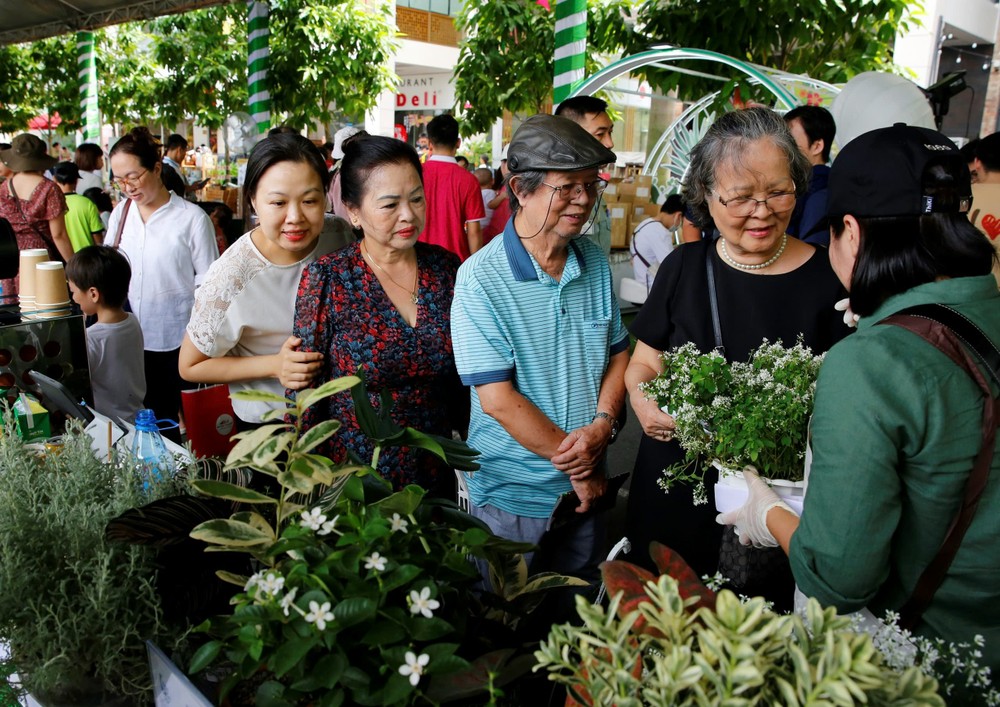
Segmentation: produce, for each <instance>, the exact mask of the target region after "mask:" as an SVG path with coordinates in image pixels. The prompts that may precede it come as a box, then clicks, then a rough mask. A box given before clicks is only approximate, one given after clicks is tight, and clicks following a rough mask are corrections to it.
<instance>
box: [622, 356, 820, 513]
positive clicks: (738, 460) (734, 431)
mask: <svg viewBox="0 0 1000 707" xmlns="http://www.w3.org/2000/svg"><path fill="white" fill-rule="evenodd" d="M661 358H662V361H663V371H662V373H660V375H659V376H657V377H656V378H654V379H653V380H651V381H649V382H648V383H645V384H643V385H642V386H641V389H642V390H643V392H644V393H645V394H646V396H647V397H649V398H653V399H655V400H656V401H657V402H658V403H659V404H660V406H661V407H663V408H664V410H665V411H666V412H668V413H669V414H670V415H671V416H672V417H673V418H674V421H675V423H676V425H677V428H676V430H675V432H674V436H675V437H676V439H677V440H678V442H680V444H681V446H682V447H683V448H684V451H685V461H684V462H683V463H681V464H679V465H675V466H674V467H671V468H668V469H666V470H665V471H664V476H663V478H662V479H661V480H660V485H661V486H662V487H663V488H664V489H666V490H669V488H670V486H671V485H673V484H674V483H677V482H678V481H682V480H683V481H694V482H696V483H698V484H702V485H701V488H700V493H698V494H696V498H698V499H699V500H700V501H701V502H702V503H704V502H705V501H707V492H706V490H705V489H704V485H703V483H702V482H703V471H702V468H701V466H700V465H699V464H697V463H696V462H697V461H698V460H700V459H707V460H711V461H712V463H713V464H714V465H715V466H717V467H718V468H719V469H720V481H719V485H717V486H716V505H717V507H718V509H719V510H720V511H723V512H724V511H728V510H731V509H732V508H735V507H738V506H739V505H742V503H743V501H744V500H745V496H746V486H745V484H744V483H743V479H742V471H741V470H742V469H743V468H744V467H745V466H747V465H753V466H754V467H755V468H756V469H757V471H758V472H759V473H760V475H761V476H762V477H765V479H767V480H768V481H769V482H770V483H771V484H772V485H773V486H775V487H776V490H777V491H778V493H779V495H782V496H784V497H785V498H786V500H787V501H789V504H790V505H791V506H792V507H793V508H796V507H797V509H798V510H799V511H801V503H802V496H803V495H804V485H805V484H804V482H803V478H804V464H803V462H804V460H805V456H806V442H807V438H808V427H809V417H810V415H811V414H812V408H813V398H814V393H815V389H816V375H817V374H818V373H819V367H820V364H821V363H822V362H823V357H822V356H817V355H814V354H813V353H812V351H811V350H810V349H809V348H808V347H806V346H804V345H803V344H802V342H801V341H799V342H797V343H796V345H795V346H792V347H788V348H786V347H785V346H783V345H782V344H780V343H776V344H772V343H769V342H767V341H765V342H764V343H763V344H761V346H760V347H758V348H757V349H756V350H755V351H754V352H753V353H752V354H751V357H750V360H749V361H747V362H745V363H744V362H733V363H730V362H727V361H726V360H725V359H724V358H723V357H722V356H721V355H719V354H718V353H715V352H709V353H705V354H703V353H701V352H700V351H699V350H698V349H697V347H696V346H695V345H694V344H685V345H684V346H681V347H679V348H676V349H674V350H672V351H666V352H664V353H663V354H662V356H661Z"/></svg>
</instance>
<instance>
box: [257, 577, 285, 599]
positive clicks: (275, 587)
mask: <svg viewBox="0 0 1000 707" xmlns="http://www.w3.org/2000/svg"><path fill="white" fill-rule="evenodd" d="M284 586H285V578H284V577H282V576H281V575H280V574H275V573H274V572H268V573H267V574H266V575H264V578H263V579H258V581H257V587H258V588H259V589H260V591H261V592H264V593H265V594H270V595H271V596H275V595H276V594H277V593H278V592H280V591H281V589H282V587H284Z"/></svg>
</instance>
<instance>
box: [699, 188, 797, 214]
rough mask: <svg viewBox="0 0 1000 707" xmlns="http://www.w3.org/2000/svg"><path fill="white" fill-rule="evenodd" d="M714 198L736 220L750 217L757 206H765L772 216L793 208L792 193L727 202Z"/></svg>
mask: <svg viewBox="0 0 1000 707" xmlns="http://www.w3.org/2000/svg"><path fill="white" fill-rule="evenodd" d="M716 197H717V198H718V199H719V203H720V204H722V205H723V206H725V207H726V211H728V212H729V215H730V216H735V217H737V218H746V217H747V216H750V215H751V214H753V212H754V211H756V210H757V205H758V204H763V205H764V206H766V207H767V210H768V211H770V212H771V213H772V214H782V213H784V212H786V211H788V210H789V209H791V208H794V207H795V192H793V191H783V192H778V193H777V194H771V196H769V197H767V198H766V199H754V198H753V197H749V196H735V197H733V198H732V199H730V200H729V201H726V200H725V199H723V198H722V196H721V195H719V194H716Z"/></svg>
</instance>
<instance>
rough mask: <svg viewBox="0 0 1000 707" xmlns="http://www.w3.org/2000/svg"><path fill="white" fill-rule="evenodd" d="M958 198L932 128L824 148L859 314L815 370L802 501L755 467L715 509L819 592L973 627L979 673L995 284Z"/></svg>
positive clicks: (999, 610) (910, 618)
mask: <svg viewBox="0 0 1000 707" xmlns="http://www.w3.org/2000/svg"><path fill="white" fill-rule="evenodd" d="M971 197H972V189H971V185H970V181H969V169H968V166H967V165H966V163H965V161H964V160H963V159H962V157H961V155H960V153H959V152H958V150H957V149H955V146H954V145H953V144H952V143H951V142H950V141H949V140H948V139H947V138H945V137H944V136H943V135H941V134H940V133H936V132H934V131H932V130H927V129H925V128H915V127H909V126H905V125H896V126H893V127H891V128H883V129H880V130H875V131H872V132H870V133H866V134H864V135H862V136H860V137H858V138H856V139H855V140H854V141H852V142H851V143H850V144H848V145H847V146H846V147H845V148H844V149H843V150H842V151H841V153H840V155H839V156H838V157H837V160H836V161H835V162H834V165H833V171H832V173H831V175H830V196H829V203H828V207H827V208H828V213H829V214H830V222H831V236H832V237H831V241H830V260H831V262H832V263H833V266H834V269H835V270H836V272H837V275H838V277H839V278H840V279H841V280H842V281H843V283H844V284H845V285H846V286H847V287H848V289H849V290H850V297H851V308H852V310H853V312H854V313H855V314H857V315H860V317H861V318H860V321H859V322H858V332H857V333H856V334H854V335H853V336H851V337H850V338H848V339H846V340H844V341H843V342H841V343H840V344H838V345H837V346H835V347H834V348H833V349H832V350H831V351H830V352H829V353H828V354H827V357H826V359H825V361H824V363H823V367H822V369H821V370H820V374H819V380H818V382H817V388H816V406H815V411H814V413H813V419H812V450H813V462H812V468H811V472H810V476H809V488H808V491H807V493H806V500H805V507H804V509H803V512H802V518H801V520H800V519H799V518H798V517H797V516H796V515H795V514H794V513H792V512H791V511H789V510H788V509H787V507H785V506H784V505H783V504H781V503H780V502H779V501H778V499H777V498H776V497H775V496H774V495H773V493H772V492H771V490H770V489H769V488H767V486H766V485H765V484H763V483H762V482H761V481H760V480H759V479H756V480H748V484H749V485H750V499H749V500H748V502H747V504H746V505H744V506H743V507H742V508H741V509H739V510H737V511H734V512H732V513H729V514H725V515H723V516H720V519H719V522H724V523H729V524H735V525H736V526H737V528H738V532H739V534H740V535H741V538H742V540H743V541H744V542H746V543H752V544H754V545H757V546H775V545H778V544H780V545H781V547H782V548H783V549H784V550H785V551H786V552H787V553H788V554H789V558H790V560H791V565H792V569H793V571H794V573H795V581H796V583H797V585H798V586H799V588H800V589H801V590H802V591H803V592H804V593H805V594H806V595H808V596H812V597H815V598H816V599H818V600H819V601H820V602H821V603H822V604H824V605H829V606H835V607H836V608H837V609H838V610H839V611H841V612H851V611H857V610H859V609H863V608H865V607H867V609H869V610H870V611H871V612H872V613H874V615H875V616H879V617H881V616H884V614H885V612H886V611H894V612H898V613H899V614H900V615H901V625H902V626H903V627H904V628H907V629H910V630H912V631H913V632H914V633H916V634H918V635H925V636H928V637H941V638H944V639H946V640H949V641H953V642H966V641H972V640H973V637H974V636H976V635H981V636H984V637H985V639H986V640H985V647H983V648H981V651H982V653H983V656H984V662H985V664H986V666H988V667H990V668H992V671H993V674H996V673H997V671H998V670H1000V545H998V544H997V537H998V536H1000V514H998V513H997V511H998V510H1000V456H997V455H996V454H994V449H995V447H996V442H995V437H996V427H997V419H998V413H1000V406H998V404H997V400H996V395H997V393H996V391H997V389H998V381H1000V378H998V372H997V369H998V367H1000V353H998V350H997V348H996V345H997V344H998V343H1000V294H998V292H997V287H996V281H995V280H994V279H993V278H992V277H991V275H990V270H991V267H992V265H993V262H994V258H995V255H994V251H993V248H992V246H991V245H990V243H989V241H987V240H986V239H985V238H983V237H982V235H981V234H979V232H978V231H977V230H976V229H975V227H974V226H972V224H970V223H969V221H968V217H967V212H968V210H969V206H970V203H971ZM942 323H943V324H945V325H947V326H946V327H945V326H942ZM921 339H924V340H921ZM991 342H992V343H991ZM976 350H978V351H980V352H982V353H983V354H984V356H983V357H982V358H980V356H979V354H977V353H976ZM949 703H952V702H951V700H949Z"/></svg>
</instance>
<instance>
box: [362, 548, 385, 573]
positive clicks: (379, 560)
mask: <svg viewBox="0 0 1000 707" xmlns="http://www.w3.org/2000/svg"><path fill="white" fill-rule="evenodd" d="M388 561H389V560H388V559H387V558H385V557H382V556H381V555H380V554H378V553H377V552H373V553H372V554H371V555H369V556H368V557H366V558H365V569H366V570H375V571H376V572H385V567H386V563H387V562H388Z"/></svg>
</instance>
